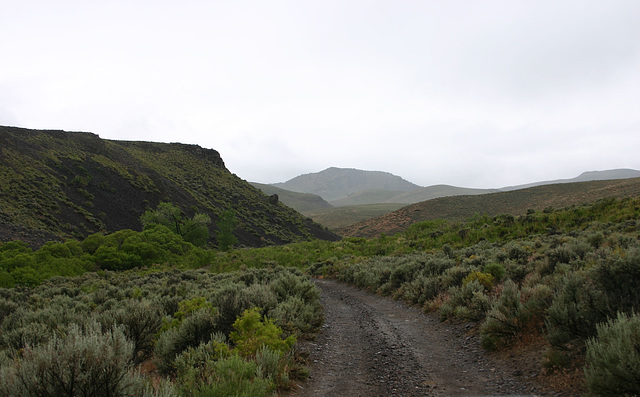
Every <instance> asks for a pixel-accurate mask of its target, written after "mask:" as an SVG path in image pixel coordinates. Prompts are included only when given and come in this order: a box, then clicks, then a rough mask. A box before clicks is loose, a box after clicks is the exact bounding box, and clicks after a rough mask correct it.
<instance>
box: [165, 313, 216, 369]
mask: <svg viewBox="0 0 640 397" xmlns="http://www.w3.org/2000/svg"><path fill="white" fill-rule="evenodd" d="M217 320H218V314H217V311H216V310H212V309H210V308H206V307H205V308H202V309H200V310H197V311H195V312H193V313H191V314H190V315H189V316H188V317H186V318H185V319H184V320H183V321H182V322H181V323H180V324H179V325H178V326H175V327H171V328H169V329H168V330H167V331H165V332H163V333H162V334H160V336H159V337H158V341H157V343H156V345H155V353H156V356H157V358H158V360H159V361H158V368H159V369H160V370H161V371H163V372H164V373H169V372H173V370H174V369H175V366H174V360H175V358H176V356H177V355H178V354H180V353H181V352H183V351H184V350H186V349H187V348H189V347H195V346H198V345H199V344H201V343H203V342H205V343H206V342H208V341H209V340H211V338H212V335H214V333H215V332H218V331H219V330H218V328H217Z"/></svg>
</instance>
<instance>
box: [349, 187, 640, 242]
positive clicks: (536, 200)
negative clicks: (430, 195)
mask: <svg viewBox="0 0 640 397" xmlns="http://www.w3.org/2000/svg"><path fill="white" fill-rule="evenodd" d="M637 196H640V178H630V179H613V180H595V181H586V182H572V183H556V184H547V185H540V186H534V187H529V188H525V189H518V190H510V191H504V192H496V193H489V194H482V195H475V196H454V197H439V198H436V199H432V200H428V201H423V202H420V203H415V204H410V205H407V206H404V207H402V208H400V209H399V210H397V211H394V212H390V213H387V214H385V215H381V216H378V217H375V218H370V219H367V220H364V221H361V222H358V223H356V224H353V225H350V226H347V227H344V228H340V229H338V230H337V232H338V233H339V234H340V235H342V236H345V237H347V236H349V237H375V236H378V235H380V234H388V235H391V234H395V233H398V232H400V231H404V230H406V229H407V228H408V227H409V226H410V225H412V224H413V223H416V222H421V221H427V220H434V219H448V220H464V219H466V218H469V217H471V216H474V215H477V214H480V215H485V214H486V215H489V216H496V215H501V214H509V215H512V216H518V215H523V214H526V212H527V211H530V210H534V211H541V210H546V209H557V208H564V207H568V206H571V205H577V204H585V203H590V202H594V201H597V200H600V199H607V198H612V197H616V198H624V197H637Z"/></svg>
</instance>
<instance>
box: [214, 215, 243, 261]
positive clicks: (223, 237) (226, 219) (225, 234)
mask: <svg viewBox="0 0 640 397" xmlns="http://www.w3.org/2000/svg"><path fill="white" fill-rule="evenodd" d="M237 223H238V221H237V219H236V213H235V212H234V211H233V210H232V209H228V210H226V211H225V212H223V213H222V215H221V216H220V220H219V221H218V236H217V240H218V247H219V248H220V249H221V250H222V251H228V250H229V249H230V248H231V247H233V246H234V245H235V244H238V239H237V238H236V236H234V235H233V231H234V229H235V228H236V224H237Z"/></svg>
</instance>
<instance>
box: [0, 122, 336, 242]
mask: <svg viewBox="0 0 640 397" xmlns="http://www.w3.org/2000/svg"><path fill="white" fill-rule="evenodd" d="M161 201H170V202H172V203H173V204H175V205H176V206H178V207H180V208H181V209H182V210H183V211H184V212H185V213H186V215H187V216H193V214H194V213H196V212H203V213H206V214H208V215H209V216H210V217H211V219H212V221H213V222H212V224H211V225H210V229H211V230H210V232H211V233H210V235H211V236H212V237H214V236H215V233H216V222H217V220H218V219H219V217H220V215H221V214H222V212H223V211H225V210H227V209H232V210H233V211H234V212H235V214H236V217H237V219H238V225H237V228H236V230H235V232H234V234H235V235H236V237H237V238H238V240H239V242H240V244H243V245H246V246H264V245H269V244H282V243H288V242H292V241H301V240H306V239H309V238H313V237H315V238H320V239H328V240H335V239H337V238H338V237H337V236H336V235H335V234H333V233H331V232H329V231H327V230H326V229H325V228H324V227H322V226H320V225H318V224H315V223H313V222H312V221H311V220H309V219H307V218H305V217H303V216H302V215H300V214H299V213H297V212H296V211H294V210H293V209H291V208H289V207H287V206H285V205H283V204H282V203H279V202H278V201H276V200H273V199H270V197H268V196H266V195H265V194H263V193H262V192H261V191H260V190H258V189H256V188H254V187H253V186H251V185H250V184H249V183H247V182H246V181H244V180H242V179H240V178H238V177H237V176H236V175H234V174H232V173H230V172H229V171H228V170H227V169H226V167H225V165H224V162H223V160H222V159H221V158H220V156H219V154H218V152H217V151H215V150H212V149H205V148H201V147H199V146H196V145H186V144H180V143H171V144H167V143H153V142H130V141H111V140H105V139H101V138H100V137H99V136H98V135H95V134H91V133H83V132H64V131H36V130H28V129H23V128H15V127H0V203H1V205H2V206H1V207H0V240H1V241H7V240H12V239H20V240H23V241H26V242H29V243H30V244H32V245H34V246H37V245H40V244H42V243H43V242H45V241H47V240H51V239H57V240H59V239H65V238H70V237H75V238H82V237H85V236H87V235H89V234H92V233H95V232H113V231H116V230H121V229H133V230H140V229H141V225H140V221H139V217H140V215H141V214H142V213H143V212H144V211H145V210H146V209H148V208H155V206H156V205H157V204H158V203H160V202H161Z"/></svg>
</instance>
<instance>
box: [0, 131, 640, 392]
mask: <svg viewBox="0 0 640 397" xmlns="http://www.w3.org/2000/svg"><path fill="white" fill-rule="evenodd" d="M0 144H1V146H0V149H1V152H0V153H1V157H0V181H1V182H2V185H1V186H0V198H1V201H0V204H1V205H2V206H1V207H0V379H3V382H2V383H1V384H0V395H61V394H63V390H72V392H70V394H71V395H141V396H146V397H147V396H148V397H152V396H156V397H161V396H192V395H248V396H273V395H287V396H289V395H300V396H310V395H329V394H330V395H349V396H350V395H371V394H373V395H432V396H438V395H443V396H444V395H554V396H565V395H567V396H568V395H583V394H586V393H590V394H591V395H603V396H607V395H625V394H627V395H637V394H639V393H640V389H638V385H640V368H637V367H636V366H629V365H628V364H627V363H636V362H637V363H640V354H638V352H640V346H639V345H638V341H637V338H635V339H634V338H633V337H631V336H632V335H636V334H637V330H639V329H640V317H639V316H638V315H637V313H638V310H640V293H639V291H640V284H639V283H640V281H639V280H640V178H627V179H618V178H615V176H616V175H618V176H620V175H621V174H620V173H619V172H618V171H607V172H602V173H596V174H593V173H589V174H584V175H583V178H582V179H596V180H588V181H579V182H578V181H573V182H570V183H549V184H543V185H540V186H533V187H527V188H524V189H515V190H509V189H505V190H506V191H499V192H486V193H485V194H476V195H473V194H463V195H458V196H451V197H439V198H433V199H430V200H427V201H421V202H419V203H414V204H409V205H405V204H404V203H372V204H366V205H357V206H351V205H350V206H343V207H334V208H332V210H333V211H336V214H339V215H338V216H337V217H335V218H333V219H334V220H333V221H334V222H335V221H337V220H340V221H342V222H344V224H343V225H341V226H340V227H341V228H340V229H336V230H338V232H339V233H336V232H335V231H331V230H329V228H328V227H327V224H328V222H329V221H327V222H326V223H325V222H324V221H323V223H324V225H322V224H319V223H316V222H313V221H312V220H311V219H308V217H307V216H305V215H302V214H300V213H299V212H298V211H296V210H295V209H293V208H291V207H289V206H288V205H285V204H283V202H284V201H285V200H287V201H289V200H293V201H295V202H297V204H296V205H308V206H307V208H306V210H305V212H306V211H318V212H317V213H315V214H316V215H314V216H317V217H320V216H323V217H324V216H328V215H326V214H323V213H322V211H325V210H326V209H327V208H328V207H327V205H329V206H330V205H331V203H335V202H336V201H331V202H329V201H328V200H325V199H323V198H322V197H320V196H319V195H317V194H315V195H314V194H312V193H300V192H289V191H286V190H282V188H279V187H275V186H257V187H256V186H252V185H251V184H249V183H248V182H246V181H244V180H242V179H240V178H239V177H237V176H235V175H233V174H232V173H231V172H229V170H227V169H226V167H225V166H224V162H223V161H222V158H221V157H220V156H219V154H218V153H217V152H216V151H215V150H212V149H203V148H200V147H199V146H195V145H183V144H175V143H172V144H162V143H152V142H124V141H108V140H102V139H100V138H99V137H98V136H96V135H94V134H87V133H66V132H63V131H34V130H25V129H18V128H13V127H0ZM627 171H628V172H623V174H624V175H625V176H629V175H633V172H634V171H633V170H627ZM329 174H330V176H331V178H332V179H336V180H337V181H338V182H339V183H338V185H339V189H338V190H339V191H340V192H342V193H340V194H347V195H352V197H361V195H365V194H364V193H362V192H375V194H374V195H373V196H369V197H386V196H387V193H388V192H399V191H402V189H405V190H404V193H402V194H403V195H404V194H412V193H413V192H418V191H420V190H421V188H420V187H419V186H416V185H413V184H411V183H410V182H407V181H405V180H403V179H402V178H400V177H395V176H393V175H391V174H388V173H382V172H373V173H367V175H368V176H369V177H371V176H376V177H384V178H387V179H389V180H390V183H389V185H388V189H389V190H386V192H387V193H384V192H383V193H381V191H385V189H382V190H380V189H377V190H376V189H375V188H373V187H372V186H371V185H368V183H369V182H367V181H366V180H365V181H364V182H363V181H361V182H359V183H354V182H353V179H351V178H354V177H355V176H356V175H359V172H358V171H357V170H349V171H348V173H347V176H348V177H347V178H345V177H344V175H343V176H340V175H341V172H340V169H337V168H333V169H330V170H329ZM603 175H604V176H607V177H614V178H613V179H605V180H597V179H598V178H599V177H601V176H603ZM314 178H315V182H314V183H318V186H323V188H324V189H327V188H328V185H327V184H326V183H323V184H320V182H319V180H318V176H317V175H315V176H314ZM303 179H304V178H303ZM298 182H300V180H298ZM565 182H566V181H565ZM349 186H358V188H362V189H364V190H360V192H361V193H358V192H354V191H351V192H349V191H347V190H345V189H348V188H349ZM378 187H380V186H378ZM259 188H260V189H265V190H267V191H266V192H264V193H263V192H261V191H260V190H259ZM439 189H440V188H439ZM458 191H459V192H461V193H462V192H463V190H458ZM466 192H467V193H469V192H468V191H466ZM475 193H478V192H475ZM334 199H335V200H338V198H337V196H335V197H334ZM359 199H360V198H358V200H359ZM309 204H311V205H309ZM314 205H316V206H318V207H319V209H313V208H314ZM397 206H399V207H397ZM338 211H342V212H338ZM382 211H386V212H388V213H387V214H386V215H382V216H380V215H381V214H380V212H382ZM389 211H391V212H389ZM363 214H366V215H367V217H368V218H369V219H364V218H362V216H363ZM324 219H328V220H329V219H331V218H330V216H329V217H327V218H324ZM347 223H351V224H347ZM85 375H86V376H85ZM111 375H113V376H111ZM95 379H100V381H99V382H96V381H95Z"/></svg>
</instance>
